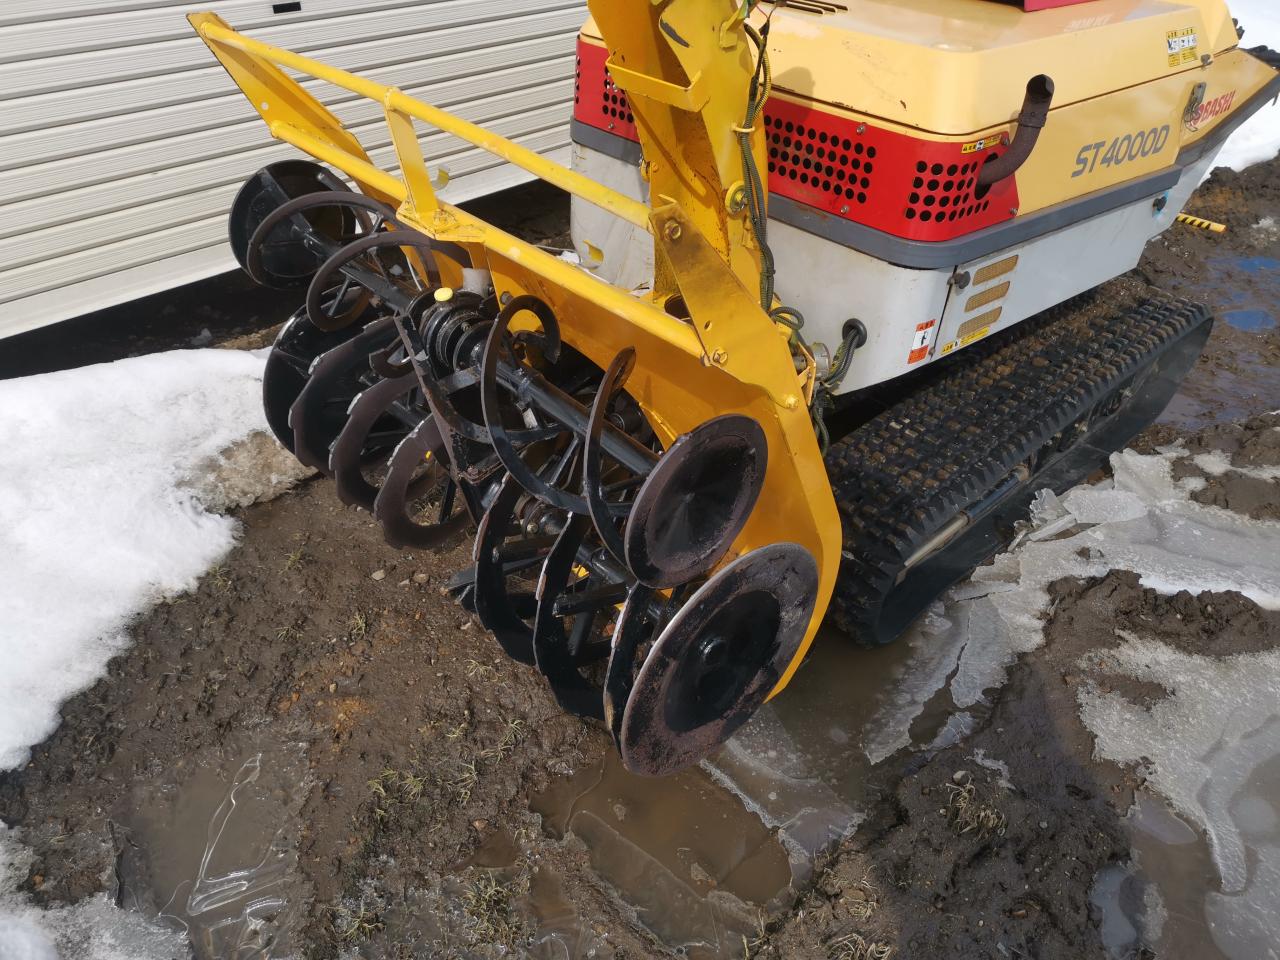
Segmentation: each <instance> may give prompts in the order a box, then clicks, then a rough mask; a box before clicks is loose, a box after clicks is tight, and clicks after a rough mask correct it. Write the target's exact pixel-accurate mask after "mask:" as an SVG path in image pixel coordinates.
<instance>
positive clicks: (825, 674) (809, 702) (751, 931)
mask: <svg viewBox="0 0 1280 960" xmlns="http://www.w3.org/2000/svg"><path fill="white" fill-rule="evenodd" d="M940 622H941V623H942V624H943V627H939V626H938V622H937V621H935V622H934V623H933V624H932V626H931V628H930V630H928V631H927V630H925V629H923V628H921V627H917V628H915V629H913V632H912V634H911V636H910V637H908V638H907V639H906V640H905V641H904V642H903V643H901V644H897V645H893V646H890V647H884V648H880V649H876V650H865V649H861V648H857V647H854V646H853V645H852V644H850V643H849V642H848V641H847V640H845V638H843V637H842V636H840V635H838V634H836V633H834V632H832V631H824V632H823V634H822V635H821V636H820V637H819V639H818V640H817V642H816V643H815V644H814V647H813V651H812V652H811V653H810V655H809V658H808V659H807V660H806V662H805V664H804V666H803V667H802V668H801V670H800V671H799V673H798V674H797V675H796V677H795V679H794V680H793V681H792V683H791V684H790V685H789V686H788V687H787V689H786V690H785V691H784V692H783V693H782V695H781V696H779V697H777V698H776V699H775V700H773V701H772V702H771V703H769V704H766V705H765V707H764V708H762V709H761V710H760V712H759V713H758V714H757V715H756V717H755V718H753V719H752V721H751V722H750V723H749V724H748V725H747V726H746V727H745V728H743V729H742V730H741V731H739V733H738V734H737V735H736V736H735V737H734V738H733V739H732V740H731V741H730V742H729V743H728V744H727V745H726V746H725V747H724V748H723V749H722V750H721V751H720V752H719V753H718V754H717V755H716V756H714V757H712V758H711V759H710V760H708V761H706V762H704V763H703V764H702V765H701V766H700V767H695V768H693V769H690V770H686V771H684V772H683V773H680V774H678V775H676V776H673V777H668V778H663V779H651V778H644V777H637V776H634V775H632V774H630V773H628V772H627V771H626V770H625V769H624V768H623V766H622V763H621V761H620V760H619V759H618V757H617V756H616V755H615V754H614V753H612V752H610V753H609V754H608V755H607V756H605V757H604V758H603V759H602V760H601V761H600V762H599V763H597V764H595V765H593V766H591V767H590V768H587V769H584V770H580V771H578V772H577V773H576V774H574V775H572V776H570V777H567V778H564V779H562V780H559V781H556V782H554V783H553V784H552V785H551V786H550V787H549V788H548V789H547V790H546V791H545V792H544V793H542V794H539V795H537V796H535V797H533V798H532V799H531V807H532V809H533V811H534V812H535V813H538V814H540V815H541V816H542V818H543V826H544V829H545V830H546V831H547V832H548V833H549V834H550V835H552V836H553V837H555V838H557V839H561V840H563V839H566V838H569V837H572V838H573V839H575V840H576V841H580V842H581V843H582V844H583V845H584V846H585V847H586V849H587V851H588V854H589V856H590V859H591V864H592V868H593V870H594V871H595V872H596V873H597V874H598V875H599V876H600V877H601V878H602V879H603V880H605V881H606V882H607V883H608V884H609V885H610V886H611V887H612V889H613V890H614V892H615V894H616V895H617V897H618V899H619V900H620V901H621V902H622V904H624V905H625V906H626V907H628V908H630V910H632V911H634V913H635V915H636V916H637V918H638V919H639V920H640V922H641V923H642V924H643V925H644V926H645V927H646V928H647V929H648V930H649V931H650V932H651V933H653V934H654V935H655V936H656V937H657V938H658V939H659V940H661V941H662V942H663V943H664V944H665V945H666V946H668V947H669V948H671V949H674V950H677V951H680V952H682V953H684V954H686V955H688V956H690V957H695V958H718V957H735V958H736V957H740V956H741V955H742V950H743V942H744V937H745V938H746V940H747V941H750V940H752V939H753V938H754V937H755V936H756V935H757V932H758V929H759V925H760V923H761V921H762V918H769V917H772V916H776V915H777V914H778V913H780V912H782V911H785V910H787V909H789V908H790V907H791V905H792V903H793V901H794V898H795V895H796V894H797V893H798V892H800V891H802V890H803V889H804V888H805V887H806V886H807V885H808V883H809V882H810V880H811V878H812V876H813V870H814V863H815V861H816V859H817V858H818V856H819V855H821V854H822V853H824V852H825V851H828V850H830V849H831V848H832V847H833V846H834V845H835V844H837V843H838V842H839V841H840V840H842V839H843V838H845V837H846V836H848V834H849V833H850V832H851V831H852V830H853V829H854V828H855V827H856V826H857V824H858V823H859V821H860V820H861V818H862V815H861V814H860V813H859V809H860V808H861V807H862V806H863V804H864V802H869V801H868V798H867V797H866V796H865V794H864V788H863V783H864V780H865V777H866V774H867V772H868V771H869V770H870V768H871V766H872V761H871V759H870V758H869V757H868V752H871V753H872V754H873V755H874V754H876V752H877V750H878V749H882V743H883V741H884V740H885V736H884V734H885V731H884V729H883V727H884V725H885V724H886V723H887V724H889V725H890V726H893V725H895V724H896V725H898V726H900V727H901V728H902V729H901V731H900V738H899V739H900V740H901V745H902V746H907V745H909V744H911V743H915V744H919V743H922V742H924V743H927V742H928V741H929V740H931V739H932V738H933V736H934V734H936V733H937V730H938V728H939V727H940V726H941V725H942V723H943V722H944V721H945V719H946V716H947V711H946V710H944V709H942V708H941V706H940V705H939V703H938V700H939V695H938V693H937V686H936V685H937V684H940V683H943V682H944V681H945V679H946V678H947V677H948V676H949V675H950V673H951V671H952V670H953V661H954V653H955V652H956V651H958V644H959V643H960V642H961V641H962V638H963V630H962V629H961V628H960V627H959V626H955V625H949V624H947V623H946V621H940ZM940 632H941V633H942V634H943V635H942V636H940V635H939V633H940ZM948 651H952V653H951V657H952V664H951V665H949V663H948V660H947V656H948ZM922 661H923V663H922ZM922 667H923V669H922ZM922 673H923V674H924V677H923V680H922V679H921V674H922ZM945 696H946V695H945V693H944V694H942V697H943V698H945ZM946 706H950V704H949V701H948V703H947V704H946ZM894 742H896V741H894V740H893V738H890V743H894ZM883 749H888V750H889V752H892V749H891V748H883ZM501 859H502V856H501V855H498V856H497V858H496V860H495V859H493V858H490V857H489V856H488V855H487V854H485V853H483V852H482V853H481V854H480V856H479V858H478V859H477V860H475V861H473V863H474V864H475V865H477V866H484V865H492V866H498V865H499V863H498V862H497V861H499V860H501ZM544 879H546V880H547V881H548V882H550V878H544ZM536 912H537V913H538V914H539V917H540V918H539V927H540V930H543V931H544V932H545V927H543V921H542V919H541V917H542V916H544V915H546V914H548V913H555V910H546V909H540V910H538V911H536ZM566 921H568V922H567V923H566ZM575 924H577V925H578V926H577V928H575V926H574V925H575ZM556 926H557V929H559V930H562V931H564V930H573V929H580V926H581V921H580V920H579V919H578V918H577V917H576V914H573V913H572V908H569V910H568V911H561V914H560V916H559V917H558V918H557V922H556ZM570 955H571V956H572V955H574V954H572V953H571V954H570Z"/></svg>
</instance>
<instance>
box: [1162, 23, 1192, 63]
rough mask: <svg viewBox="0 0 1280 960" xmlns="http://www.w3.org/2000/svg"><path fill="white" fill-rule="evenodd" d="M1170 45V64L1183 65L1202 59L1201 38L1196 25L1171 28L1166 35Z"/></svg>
mask: <svg viewBox="0 0 1280 960" xmlns="http://www.w3.org/2000/svg"><path fill="white" fill-rule="evenodd" d="M1165 40H1166V42H1167V43H1168V47H1169V51H1168V52H1169V66H1171V67H1182V66H1186V65H1187V64H1189V63H1198V62H1199V60H1200V38H1199V36H1197V35H1196V28H1195V27H1183V28H1182V29H1181V30H1170V31H1169V32H1168V33H1167V34H1166V35H1165Z"/></svg>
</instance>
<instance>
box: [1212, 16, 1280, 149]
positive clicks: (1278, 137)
mask: <svg viewBox="0 0 1280 960" xmlns="http://www.w3.org/2000/svg"><path fill="white" fill-rule="evenodd" d="M1230 6H1231V13H1232V15H1233V16H1234V17H1235V18H1236V19H1237V20H1239V21H1240V25H1241V26H1242V27H1244V30H1245V34H1244V39H1243V40H1242V41H1241V42H1240V45H1241V46H1242V47H1245V48H1246V49H1247V48H1249V47H1257V46H1268V47H1271V48H1272V49H1273V50H1277V49H1280V6H1277V5H1276V3H1275V0H1232V2H1231V4H1230ZM1278 151H1280V109H1277V108H1276V106H1275V105H1274V104H1271V103H1268V104H1267V105H1266V106H1264V107H1263V108H1262V109H1261V110H1259V111H1258V112H1257V113H1255V114H1254V115H1253V116H1252V117H1250V118H1249V119H1248V120H1246V121H1245V122H1244V123H1243V124H1241V126H1240V129H1238V130H1236V131H1235V133H1233V134H1231V136H1230V137H1229V138H1227V142H1226V145H1225V146H1224V147H1223V148H1222V153H1220V154H1219V155H1218V161H1217V163H1218V166H1223V167H1230V168H1231V169H1233V170H1243V169H1244V168H1245V167H1248V166H1251V165H1252V164H1255V163H1261V162H1263V161H1264V160H1270V159H1271V158H1272V157H1274V156H1275V155H1276V153H1277V152H1278Z"/></svg>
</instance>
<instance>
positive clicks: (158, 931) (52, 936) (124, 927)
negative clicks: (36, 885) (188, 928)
mask: <svg viewBox="0 0 1280 960" xmlns="http://www.w3.org/2000/svg"><path fill="white" fill-rule="evenodd" d="M29 865H30V854H29V852H28V851H27V850H26V848H25V847H23V846H22V845H21V844H20V843H19V842H18V838H17V835H16V834H15V832H14V831H12V830H10V829H8V828H7V827H5V826H4V824H0V957H4V958H6V960H8V958H10V957H12V958H15V960H72V958H74V960H173V958H176V957H185V956H187V955H188V951H187V944H186V940H185V939H184V938H183V937H182V936H181V935H179V934H175V933H173V932H172V931H169V930H167V929H165V928H163V927H161V926H160V925H158V924H156V923H153V922H152V921H149V920H146V919H144V918H143V917H141V916H139V915H138V914H135V913H127V912H125V911H124V910H119V909H117V908H116V907H115V906H113V905H112V903H111V902H110V901H109V900H108V899H107V898H106V896H105V895H104V894H98V895H97V896H95V897H90V898H89V899H88V900H84V901H82V902H80V903H77V904H76V905H75V906H71V907H55V908H53V909H50V910H42V909H40V908H38V907H35V906H32V905H31V904H30V903H28V902H27V901H26V898H25V897H24V896H22V895H21V894H20V893H18V892H17V887H18V884H19V883H21V882H22V881H23V880H24V879H25V878H26V876H27V870H28V867H29Z"/></svg>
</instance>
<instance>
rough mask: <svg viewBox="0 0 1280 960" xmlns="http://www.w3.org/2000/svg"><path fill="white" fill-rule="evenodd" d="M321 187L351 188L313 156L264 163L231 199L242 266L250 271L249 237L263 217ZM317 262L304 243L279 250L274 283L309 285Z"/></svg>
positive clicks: (344, 216) (230, 223) (235, 249)
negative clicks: (293, 248) (311, 158)
mask: <svg viewBox="0 0 1280 960" xmlns="http://www.w3.org/2000/svg"><path fill="white" fill-rule="evenodd" d="M321 190H325V191H333V190H336V191H341V192H344V193H350V192H351V190H350V188H349V187H348V186H347V185H346V184H345V183H343V182H342V181H341V180H339V179H338V178H337V177H336V176H335V175H334V174H333V173H332V172H330V171H329V170H328V169H326V168H325V167H322V166H320V164H318V163H313V162H312V161H310V160H281V161H279V162H278V163H272V164H269V165H267V166H265V167H263V168H262V169H261V170H259V171H258V172H257V173H255V174H254V175H253V176H252V177H250V178H249V179H248V180H246V181H245V183H244V186H242V187H241V188H240V192H239V193H237V194H236V198H235V200H233V201H232V203H231V214H230V216H229V217H228V219H227V234H228V238H229V239H230V241H231V252H232V253H233V254H235V258H236V262H237V263H239V264H240V267H241V269H243V270H245V271H246V272H249V268H248V255H249V240H250V239H251V238H252V237H253V235H254V233H255V232H256V231H257V229H258V227H259V226H261V224H262V221H264V220H265V219H266V218H267V217H268V216H270V215H271V213H272V212H273V211H275V210H276V209H277V208H278V207H280V206H283V205H284V204H286V203H288V202H289V201H290V200H293V199H295V198H297V197H301V196H304V195H306V194H308V193H316V192H317V191H321ZM325 216H329V217H337V218H339V222H340V223H345V222H346V221H347V220H349V219H350V217H351V215H350V213H348V212H346V211H343V210H337V211H336V212H330V213H326V214H325ZM334 226H335V227H336V224H335V225H334ZM290 257H292V258H293V259H292V260H291V259H290ZM316 266H317V262H316V259H315V255H314V254H312V253H309V252H308V251H306V250H305V249H302V248H300V247H299V248H298V249H296V250H294V251H293V252H292V253H291V254H289V255H288V256H285V255H284V254H283V252H277V256H276V259H275V260H274V261H273V267H274V270H273V286H281V287H300V286H305V285H306V283H307V282H308V281H309V280H310V279H311V275H312V274H313V273H315V269H316Z"/></svg>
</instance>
